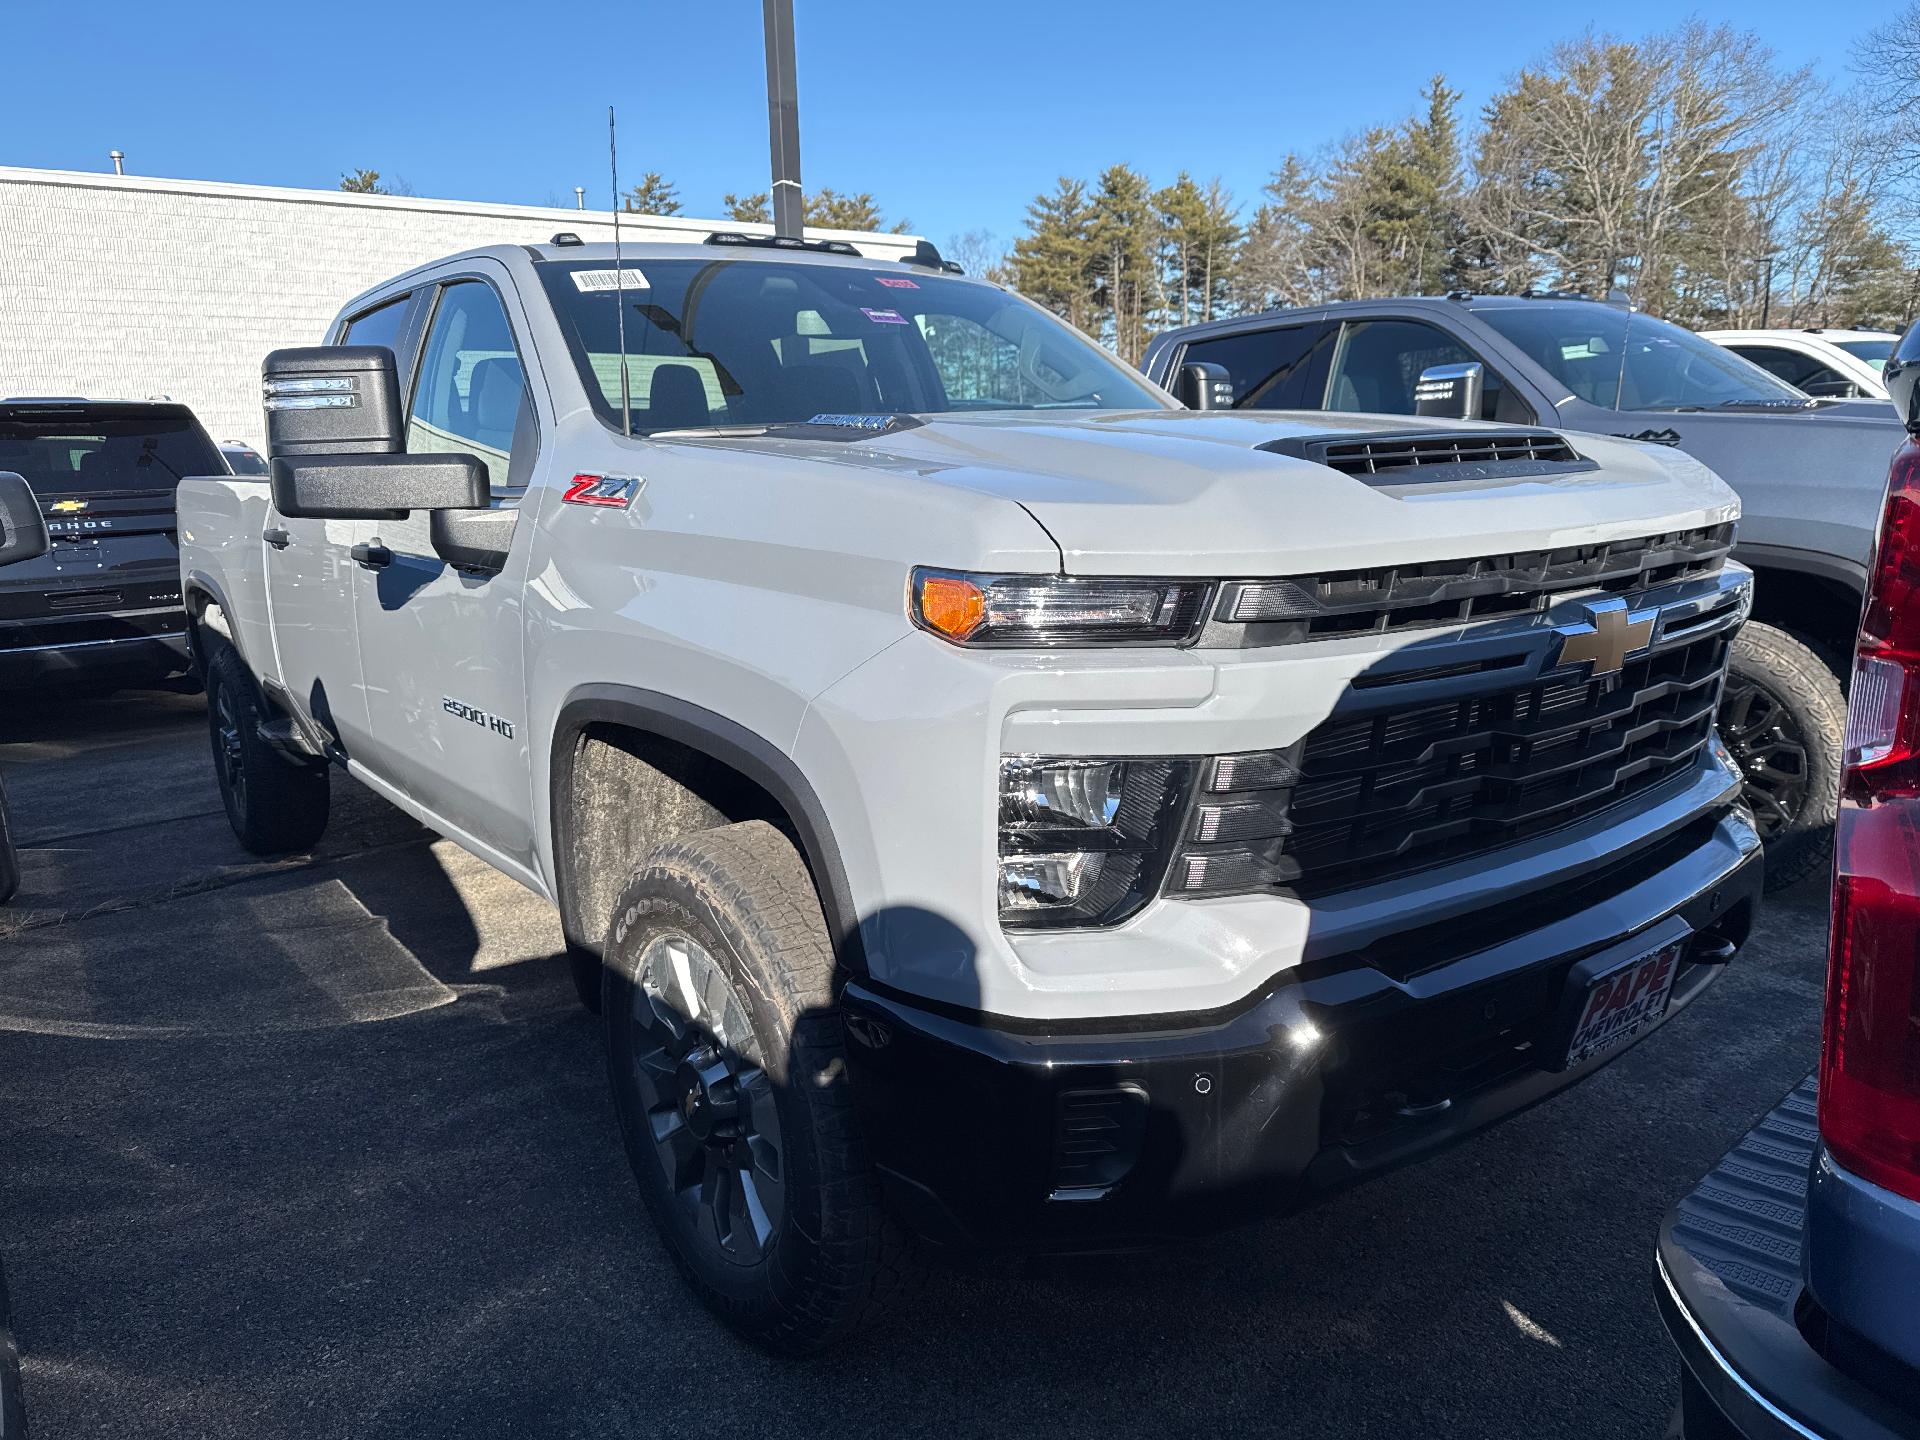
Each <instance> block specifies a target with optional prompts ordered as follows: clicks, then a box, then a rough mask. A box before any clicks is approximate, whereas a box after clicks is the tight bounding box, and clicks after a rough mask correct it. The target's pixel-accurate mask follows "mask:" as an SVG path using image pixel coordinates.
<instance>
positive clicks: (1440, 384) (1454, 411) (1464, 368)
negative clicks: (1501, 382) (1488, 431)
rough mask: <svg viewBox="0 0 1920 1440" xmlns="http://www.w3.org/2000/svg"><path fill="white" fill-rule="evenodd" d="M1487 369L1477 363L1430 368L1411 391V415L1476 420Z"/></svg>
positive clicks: (1421, 374)
mask: <svg viewBox="0 0 1920 1440" xmlns="http://www.w3.org/2000/svg"><path fill="white" fill-rule="evenodd" d="M1486 384H1487V367H1486V366H1484V365H1482V364H1481V363H1480V362H1479V361H1478V360H1468V361H1465V362H1463V363H1461V364H1458V365H1429V366H1428V367H1427V368H1426V369H1424V370H1422V371H1421V372H1420V379H1419V381H1418V383H1416V384H1415V385H1414V387H1413V413H1414V414H1416V415H1432V416H1434V417H1436V418H1441V417H1444V418H1446V419H1449V420H1478V419H1479V418H1480V396H1481V394H1482V392H1483V391H1484V390H1485V389H1486Z"/></svg>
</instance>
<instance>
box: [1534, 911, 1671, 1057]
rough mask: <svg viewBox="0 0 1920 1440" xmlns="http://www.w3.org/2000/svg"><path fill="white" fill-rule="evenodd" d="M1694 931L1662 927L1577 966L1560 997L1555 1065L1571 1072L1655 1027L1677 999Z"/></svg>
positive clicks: (1589, 957) (1612, 1051) (1571, 971)
mask: <svg viewBox="0 0 1920 1440" xmlns="http://www.w3.org/2000/svg"><path fill="white" fill-rule="evenodd" d="M1676 930H1677V932H1678V933H1675V931H1676ZM1691 934H1692V932H1691V931H1690V930H1688V929H1687V927H1686V926H1685V925H1679V926H1676V927H1672V928H1669V927H1661V931H1659V932H1656V933H1654V934H1649V935H1644V936H1640V937H1637V938H1636V939H1634V940H1631V941H1628V942H1626V943H1625V944H1622V945H1617V946H1611V947H1609V948H1608V949H1606V950H1603V951H1602V952H1600V953H1599V954H1598V955H1590V956H1588V957H1587V958H1586V959H1585V960H1582V961H1580V962H1579V963H1578V964H1576V965H1575V966H1573V968H1572V969H1571V970H1569V971H1568V972H1567V983H1566V988H1565V991H1564V992H1563V994H1562V997H1561V1003H1560V1025H1559V1028H1558V1031H1557V1034H1558V1054H1559V1057H1560V1058H1559V1062H1558V1063H1557V1064H1556V1065H1555V1066H1554V1067H1553V1068H1554V1069H1556V1070H1572V1069H1575V1068H1577V1067H1579V1066H1581V1065H1585V1064H1586V1063H1587V1062H1589V1061H1591V1060H1595V1059H1598V1058H1599V1057H1600V1056H1602V1055H1609V1054H1612V1053H1614V1052H1615V1051H1617V1050H1620V1049H1622V1048H1624V1047H1625V1046H1627V1045H1628V1044H1630V1043H1632V1041H1633V1040H1635V1039H1636V1038H1638V1037H1639V1036H1641V1035H1643V1034H1645V1033H1646V1032H1647V1031H1648V1030H1650V1029H1652V1028H1653V1026H1655V1025H1657V1024H1658V1023H1659V1022H1660V1020H1661V1018H1662V1017H1663V1016H1664V1015H1665V1014H1666V1013H1667V1006H1668V1004H1669V1003H1671V1001H1672V999H1673V982H1674V978H1675V976H1676V975H1677V974H1678V973H1679V970H1680V957H1681V954H1682V952H1684V950H1685V949H1686V945H1687V941H1688V939H1689V938H1690V937H1691Z"/></svg>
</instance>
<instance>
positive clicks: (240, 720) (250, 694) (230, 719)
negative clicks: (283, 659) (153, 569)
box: [207, 645, 328, 855]
mask: <svg viewBox="0 0 1920 1440" xmlns="http://www.w3.org/2000/svg"><path fill="white" fill-rule="evenodd" d="M262 718H263V711H262V706H261V701H260V695H259V691H258V690H256V689H255V688H254V684H253V677H252V676H251V675H249V674H248V673H247V667H246V665H245V664H244V663H243V662H242V661H241V659H240V654H239V652H238V651H237V650H235V649H234V648H233V647H232V646H231V645H221V646H219V647H218V648H217V649H216V650H215V651H214V653H213V655H212V656H211V657H210V658H209V660H208V663H207V731H208V735H209V737H210V738H211V740H212V742H213V769H214V774H215V775H216V776H217V777H218V778H219V781H220V799H221V800H222V801H223V802H224V803H225V805H226V807H227V823H228V824H230V825H232V826H233V833H234V835H235V836H236V837H237V838H238V839H239V841H240V843H241V844H242V845H243V846H245V847H246V848H247V849H248V850H249V851H251V852H252V853H253V854H255V855H286V854H291V853H294V852H296V851H301V850H311V849H312V848H313V846H314V843H315V842H316V841H318V840H319V838H320V836H321V834H322V833H323V832H324V831H325V830H326V828H327V804H328V793H327V767H326V766H324V765H296V764H295V763H293V762H292V761H290V760H287V759H285V758H283V757H282V756H281V755H279V754H278V753H277V752H276V751H275V750H274V749H273V747H272V746H270V745H268V744H267V742H266V741H264V740H262V739H261V738H260V721H261V719H262Z"/></svg>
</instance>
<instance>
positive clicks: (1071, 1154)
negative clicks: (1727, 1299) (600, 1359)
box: [180, 235, 1761, 1350]
mask: <svg viewBox="0 0 1920 1440" xmlns="http://www.w3.org/2000/svg"><path fill="white" fill-rule="evenodd" d="M565 238H566V239H569V240H570V237H565ZM327 339H328V341H329V342H330V343H329V344H327V345H324V346H319V347H314V348H310V349H301V350H291V351H280V352H276V353H275V354H274V355H272V356H270V357H268V360H267V363H266V369H265V392H266V400H265V403H266V406H267V419H268V429H269V434H270V444H269V450H270V457H269V459H270V467H271V476H270V479H263V480H254V479H249V478H246V477H239V476H228V477H223V478H212V479H195V480H191V481H189V482H188V483H187V484H186V485H184V486H183V487H182V488H181V492H180V510H181V540H182V565H183V575H184V584H185V587H186V595H187V596H188V603H189V606H190V613H191V617H192V624H193V634H194V637H195V643H196V646H197V653H199V654H200V655H201V656H203V657H204V659H205V664H206V671H207V683H208V696H209V713H210V720H211V726H212V739H213V752H214V758H215V762H216V769H217V772H218V776H219V783H220V786H221V790H222V792H223V794H224V797H225V801H226V806H227V810H228V814H229V816H230V817H231V819H232V821H233V825H234V829H235V831H236V833H237V834H238V835H239V837H240V839H241V840H242V842H243V843H244V844H245V845H247V846H248V847H250V848H253V849H259V850H272V849H297V848H300V847H304V846H308V845H310V844H311V843H312V842H313V841H314V840H315V838H316V837H317V836H318V835H319V833H320V831H321V828H322V826H323V825H324V823H325V820H326V814H327V803H328V784H329V776H330V774H332V773H334V772H336V771H337V770H339V769H344V770H345V771H346V772H347V773H348V774H350V775H352V776H354V777H355V778H356V779H358V780H360V781H361V782H363V783H364V784H366V785H368V786H370V787H372V788H373V789H374V790H376V791H377V792H378V793H380V794H381V795H384V796H386V797H387V798H388V799H390V800H391V801H392V802H393V803H394V804H396V805H398V806H400V807H401V808H403V809H405V810H407V811H410V812H411V813H412V814H414V815H416V816H418V817H419V818H420V819H421V820H422V821H423V822H425V823H426V824H428V825H430V826H432V827H433V828H435V829H437V830H439V831H440V832H442V833H443V834H445V835H448V836H450V837H452V838H454V839H455V840H457V841H458V842H459V843H460V844H461V845H463V846H465V847H467V848H468V849H470V850H471V851H473V852H474V853H475V854H476V855H479V856H481V857H483V858H484V859H486V860H488V861H489V862H491V863H492V864H493V865H495V866H497V867H498V868H499V869H501V870H502V871H504V872H506V873H507V874H509V875H512V876H514V877H515V878H517V879H519V880H520V881H521V882H522V883H524V884H525V885H527V886H528V887H530V888H531V889H533V890H534V891H536V892H538V893H539V894H541V895H543V896H546V897H549V898H550V899H551V900H552V901H553V902H554V903H555V904H556V905H557V906H558V908H559V911H560V915H561V918H562V921H563V924H564V928H565V932H566V934H567V937H568V939H569V942H570V944H571V945H572V947H573V959H574V965H575V976H576V979H577V980H578V982H579V983H580V986H581V992H582V997H583V999H585V1000H586V1001H587V1002H588V1003H589V1004H590V1005H593V1006H595V1007H597V1008H599V1009H600V1010H601V1011H602V1013H603V1015H604V1017H605V1025H606V1034H607V1042H608V1057H609V1073H610V1077H611V1081H612V1086H613V1091H614V1095H615V1099H616V1107H617V1110H618V1113H619V1116H620V1120H621V1125H622V1127H623V1132H624V1137H625V1141H626V1145H627V1149H628V1154H629V1158H630V1159H631V1161H632V1163H633V1167H634V1171H635V1174H636V1176H637V1177H638V1180H639V1183H640V1187H641V1190H642V1192H643V1194H644V1196H645V1198H646V1200H647V1203H648V1205H649V1207H650V1209H651V1210H652V1212H653V1215H654V1217H655V1219H656V1221H657V1222H658V1224H659V1227H660V1230H661V1232H662V1234H663V1236H664V1237H665V1239H666V1242H667V1244H668V1247H669V1248H670V1250H671V1251H672V1253H673V1254H674V1256H675V1258H676V1259H677V1261H678V1262H679V1264H680V1265H681V1267H682V1269H683V1271H684V1273H685V1274H686V1275H687V1276H688V1277H689V1279H690V1281H691V1282H692V1284H693V1286H694V1287H695V1288H696V1289H697V1290H698V1291H699V1293H700V1294H701V1295H702V1296H703V1297H704V1298H705V1299H706V1300H707V1301H708V1303H710V1304H711V1305H713V1306H714V1308H715V1309H716V1310H718V1311H719V1312H720V1313H721V1314H723V1315H724V1316H726V1317H727V1318H728V1319H729V1320H730V1321H731V1322H733V1323H734V1324H735V1325H737V1326H738V1327H739V1328H741V1329H742V1330H743V1331H744V1332H746V1333H747V1334H749V1335H751V1336H753V1337H755V1338H756V1339H758V1340H759V1341H760V1342H762V1343H763V1344H766V1345H769V1346H771V1347H774V1348H778V1349H785V1350H803V1349H807V1348H811V1347H816V1346H819V1345H823V1344H826V1343H828V1342H830V1341H831V1340H833V1339H834V1338H836V1337H837V1336H839V1335H840V1334H842V1333H843V1332H844V1331H845V1330H846V1328H847V1327H848V1326H849V1325H851V1324H852V1323H854V1322H855V1321H856V1320H857V1319H859V1318H860V1317H861V1316H862V1315H863V1314H865V1313H866V1312H867V1311H868V1310H869V1308H870V1307H871V1306H872V1305H873V1304H874V1303H875V1301H876V1299H877V1297H878V1296H879V1294H880V1292H881V1291H882V1290H883V1289H885V1288H886V1287H887V1286H888V1285H890V1284H891V1283H892V1280H893V1278H894V1277H896V1276H897V1274H898V1270H897V1268H896V1267H895V1265H894V1259H893V1257H895V1256H896V1255H898V1254H901V1253H905V1252H903V1251H898V1250H896V1249H894V1248H893V1240H892V1238H891V1237H893V1236H896V1235H898V1234H902V1233H911V1232H920V1233H922V1234H925V1235H930V1236H932V1237H934V1238H937V1239H940V1240H945V1241H951V1242H965V1243H972V1244H983V1245H988V1246H997V1247H1024V1248H1076V1247H1079V1248H1086V1247H1093V1248H1113V1247H1115V1246H1121V1245H1127V1244H1134V1243H1141V1242H1146V1241H1151V1240H1153V1239H1156V1238H1159V1237H1163V1236H1169V1235H1176V1234H1180V1233H1186V1232H1191V1231H1194V1230H1197V1229H1201V1228H1205V1227H1208V1226H1214V1225H1218V1224H1222V1223H1225V1222H1226V1221H1228V1220H1230V1219H1232V1218H1234V1217H1237V1216H1243V1215H1247V1214H1258V1213H1263V1212H1270V1211H1273V1210H1276V1209H1279V1208H1284V1207H1286V1206H1289V1205H1293V1204H1298V1203H1301V1202H1303V1201H1305V1200H1307V1199H1308V1198H1310V1197H1312V1196H1314V1195H1316V1194H1318V1193H1321V1192H1324V1191H1325V1190H1327V1189H1328V1188H1330V1187H1333V1186H1336V1185H1339V1184H1341V1183H1343V1182H1346V1181H1349V1180H1353V1179H1356V1178H1360V1177H1362V1176H1365V1175H1368V1174H1370V1173H1373V1172H1376V1171H1379V1170H1381V1169H1383V1168H1385V1167H1387V1166H1390V1165H1393V1164H1396V1163H1399V1162H1401V1161H1404V1160H1408V1159H1411V1158H1414V1157H1416V1156H1419V1155H1421V1154H1424V1153H1426V1152H1429V1151H1431V1150H1432V1149H1434V1148H1436V1147H1438V1146H1440V1145H1442V1144H1444V1143H1446V1142H1448V1141H1451V1140H1453V1139H1455V1138H1457V1137H1459V1136H1461V1135H1464V1134H1466V1133H1468V1132H1469V1131H1472V1130H1474V1129H1475V1128H1477V1127H1479V1126H1482V1125H1485V1124H1487V1123H1488V1122H1490V1121H1493V1120H1495V1119H1498V1118H1500V1117H1501V1116H1504V1115H1506V1114H1509V1113H1511V1112H1513V1111H1515V1110H1517V1109H1519V1108H1520V1107H1523V1106H1525V1105H1528V1104H1531V1103H1532V1102H1534V1101H1536V1100H1539V1099H1541V1098H1543V1097H1545V1096H1547V1095H1549V1094H1551V1093H1552V1092H1554V1091H1555V1090H1557V1089H1559V1088H1560V1087H1562V1086H1564V1085H1567V1084H1569V1083H1572V1082H1573V1081H1575V1080H1577V1079H1579V1078H1581V1077H1582V1076H1584V1075H1586V1074H1588V1073H1590V1072H1591V1071H1593V1070H1594V1069H1595V1068H1597V1067H1598V1066H1600V1065H1602V1064H1604V1063H1605V1062H1606V1060H1607V1059H1608V1058H1609V1057H1610V1056H1612V1055H1614V1054H1617V1053H1618V1052H1619V1050H1620V1049H1621V1048H1622V1047H1623V1046H1625V1045H1626V1044H1627V1043H1629V1042H1631V1041H1632V1040H1634V1039H1636V1038H1638V1037H1640V1036H1643V1035H1645V1034H1646V1033H1648V1031H1650V1030H1651V1029H1652V1028H1654V1027H1655V1026H1657V1025H1658V1024H1660V1023H1661V1022H1662V1020H1663V1019H1665V1018H1666V1017H1668V1016H1670V1015H1671V1014H1673V1013H1675V1012H1676V1011H1677V1010H1678V1009H1679V1008H1680V1007H1682V1006H1684V1005H1686V1004H1687V1003H1689V1002H1690V1001H1691V1000H1693V999H1694V998H1695V997H1696V996H1697V995H1698V994H1700V993H1701V991H1702V990H1703V988H1704V987H1705V986H1706V985H1707V984H1709V983H1710V982H1711V980H1712V979H1713V978H1714V977H1715V976H1716V975H1717V974H1719V973H1720V972H1721V971H1722V969H1723V968H1724V966H1725V964H1726V963H1727V961H1728V960H1729V959H1730V958H1731V957H1732V955H1733V954H1734V952H1735V950H1736V948H1737V946H1738V945H1739V944H1740V942H1741V940H1742V939H1743V938H1744V936H1745V935H1746V933H1747V929H1748V926H1749V924H1750V923H1751V920H1752V917H1753V913H1754V909H1755V906H1756V903H1757V897H1758V894H1759V887H1760V880H1761V875H1760V861H1759V841H1758V838H1757V836H1756V834H1755V832H1754V829H1753V826H1752V823H1751V817H1750V815H1749V814H1748V813H1747V812H1746V811H1745V810H1744V808H1743V806H1742V804H1741V800H1740V794H1741V790H1740V777H1739V775H1738V773H1737V772H1736V771H1735V770H1734V769H1733V768H1732V766H1731V764H1730V762H1729V758H1728V756H1727V753H1726V751H1725V750H1724V748H1723V747H1722V746H1721V745H1720V744H1719V742H1718V740H1717V737H1716V736H1715V733H1714V730H1713V712H1714V706H1715V703H1716V701H1717V699H1718V696H1719V692H1720V687H1721V682H1722V677H1723V675H1724V671H1725V666H1726V661H1727V652H1728V646H1729V644H1730V641H1731V639H1732V637H1733V635H1734V634H1735V632H1736V631H1737V630H1738V628H1739V626H1740V624H1741V622H1742V621H1743V620H1744V619H1745V617H1746V614H1747V610H1748V605H1749V585H1750V581H1749V576H1748V574H1747V572H1746V571H1745V570H1744V569H1743V568H1742V567H1740V566H1739V565H1737V564H1735V563H1733V562H1731V561H1730V560H1729V559H1728V558H1727V556H1728V550H1729V548H1730V547H1731V545H1732V542H1733V523H1734V520H1735V518H1736V510H1737V504H1736V501H1735V500H1734V497H1733V495H1732V493H1731V492H1730V491H1728V490H1727V489H1726V487H1725V486H1723V485H1722V484H1721V483H1720V482H1719V481H1718V480H1717V479H1715V478H1714V476H1713V475H1712V474H1711V473H1710V472H1709V471H1707V470H1706V469H1705V467H1703V466H1702V465H1700V464H1699V462H1697V461H1695V460H1693V459H1691V458H1690V457H1688V456H1686V455H1684V454H1680V453H1677V452H1675V451H1671V450H1663V449H1654V448H1651V447H1647V446H1641V445H1631V444H1626V443H1623V442H1619V441H1615V440H1609V439H1606V438H1603V437H1598V436H1594V437H1581V438H1579V439H1578V440H1572V439H1569V438H1568V437H1565V436H1563V435H1561V434H1559V433H1558V432H1556V431H1553V430H1548V429H1540V428H1529V427H1514V426H1500V425H1483V424H1469V423H1464V422H1461V423H1447V422H1440V423H1432V422H1427V423H1421V424H1418V425H1409V424H1408V423H1407V422H1405V421H1398V420H1383V419H1380V418H1377V417H1376V418H1367V417H1355V416H1350V415H1337V414H1332V415H1330V414H1316V415H1272V414H1246V413H1232V414H1196V413H1189V412H1187V411H1184V410H1182V409H1180V408H1179V407H1177V406H1175V405H1174V404H1173V403H1172V402H1171V401H1170V400H1169V398H1168V397H1167V396H1166V395H1165V394H1164V392H1162V391H1159V390H1157V389H1155V388H1153V387H1152V386H1150V385H1148V384H1146V383H1145V382H1143V381H1142V380H1141V379H1140V378H1139V377H1138V376H1137V375H1136V374H1134V373H1133V372H1132V371H1130V370H1127V369H1126V368H1125V367H1123V366H1121V365H1120V364H1118V363H1116V362H1115V361H1114V360H1113V359H1112V358H1111V357H1109V356H1108V355H1107V354H1106V353H1105V352H1103V351H1101V350H1100V349H1099V348H1098V347H1096V346H1095V345H1093V344H1092V343H1091V342H1089V341H1087V340H1086V339H1085V338H1084V337H1082V336H1080V335H1078V334H1076V333H1075V332H1073V331H1072V330H1070V329H1069V328H1068V327H1066V326H1064V325H1062V324H1061V323H1059V322H1058V321H1056V320H1055V319H1054V318H1053V317H1052V316H1050V315H1048V314H1046V313H1045V312H1044V311H1041V310H1039V309H1038V308H1036V307H1034V306H1032V305H1030V304H1028V303H1026V302H1025V301H1023V300H1021V299H1019V298H1018V297H1016V296H1014V295H1011V294H1009V293H1008V292H1006V291H1005V290H1003V289H1001V288H1000V287H998V286H995V285H991V284H987V283H983V282H981V281H977V280H970V279H967V278H964V277H962V276H960V275H959V274H957V273H954V271H953V267H951V266H950V265H947V264H945V263H944V262H941V261H940V260H939V259H938V257H937V255H935V254H932V253H930V252H929V251H922V252H920V253H919V254H918V255H917V256H916V257H913V258H912V259H910V260H908V261H905V262H877V261H873V260H867V259H863V258H861V257H860V256H858V255H857V254H854V253H852V252H851V251H848V250H847V249H846V247H844V246H819V245H809V246H805V247H799V246H795V245H792V244H791V243H789V244H788V245H787V246H786V247H784V248H769V247H764V246H761V245H757V244H755V243H753V242H750V241H747V240H745V239H744V238H743V237H738V236H727V235H719V236H715V237H714V238H713V239H712V240H711V241H709V242H708V244H706V245H682V246H634V247H630V248H629V249H628V250H627V252H626V255H625V258H624V260H616V257H615V256H614V254H613V253H611V252H610V251H609V250H608V249H607V248H605V247H597V246H581V245H579V244H577V243H557V244H553V245H545V246H532V247H518V246H515V247H496V248H491V249H485V250H480V251H475V252H472V253H469V254H464V255H459V256H455V257H453V258H450V259H447V260H444V261H441V262H438V263H435V264H431V265H427V266H424V267H422V268H420V269H417V270H414V271H411V272H409V273H407V274H405V275H402V276H399V277H398V278H396V279H394V280H392V281H390V282H389V283H387V284H384V285H381V286H379V287H378V288H376V289H374V290H372V291H369V292H368V293H366V294H364V295H363V296H361V297H360V298H358V299H356V300H354V301H353V302H351V303H350V304H349V305H348V306H347V307H346V309H345V310H344V311H343V312H342V315H341V317H340V319H339V321H338V323H337V324H336V325H335V327H334V329H333V330H332V331H331V332H330V334H329V336H328V337H327Z"/></svg>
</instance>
